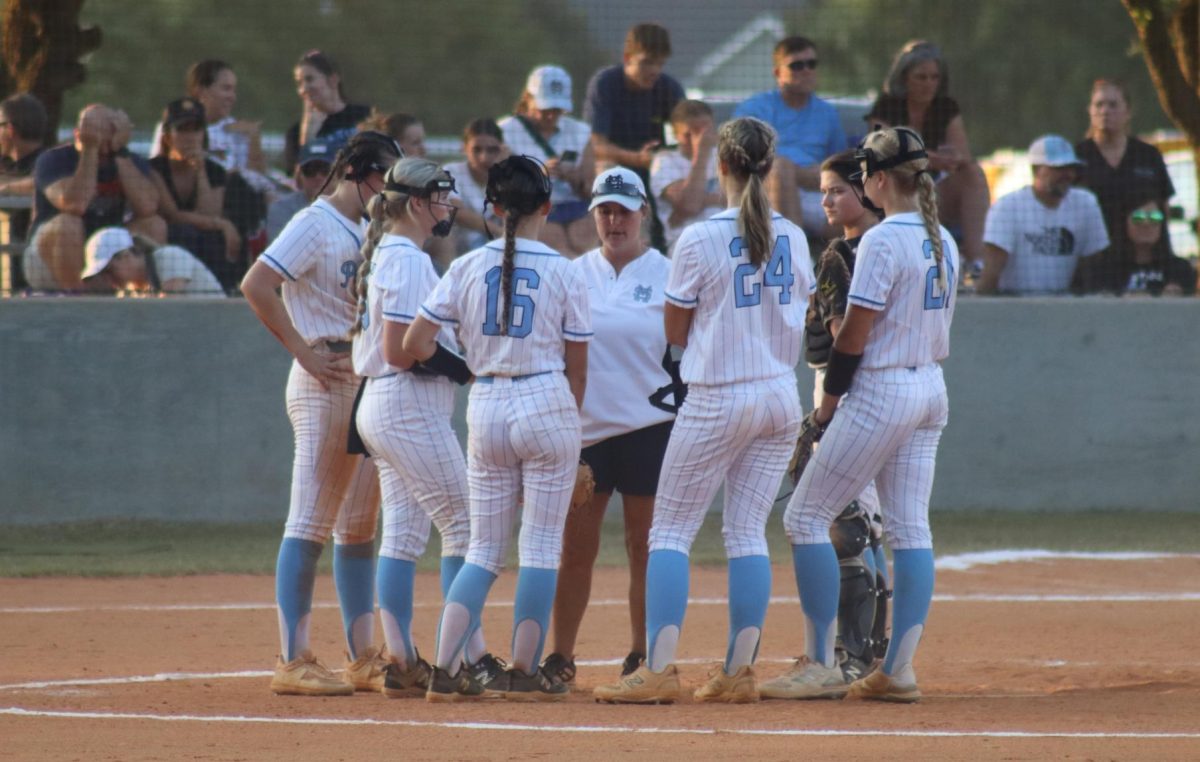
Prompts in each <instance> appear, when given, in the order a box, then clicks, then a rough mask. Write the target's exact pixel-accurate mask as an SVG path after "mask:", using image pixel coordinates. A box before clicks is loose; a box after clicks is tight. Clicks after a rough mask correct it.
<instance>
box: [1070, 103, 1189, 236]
mask: <svg viewBox="0 0 1200 762" xmlns="http://www.w3.org/2000/svg"><path fill="white" fill-rule="evenodd" d="M1132 115H1133V112H1132V111H1131V110H1130V100H1129V91H1128V90H1127V89H1125V87H1124V86H1123V85H1121V84H1119V83H1117V82H1114V81H1113V80H1110V79H1098V80H1096V81H1095V82H1094V83H1092V99H1091V101H1089V103H1088V122H1089V124H1088V131H1087V136H1086V137H1085V139H1084V140H1082V141H1080V142H1079V144H1078V145H1076V146H1075V150H1076V152H1077V153H1078V154H1079V158H1080V160H1082V161H1083V167H1082V168H1081V169H1080V172H1079V184H1080V185H1082V186H1083V187H1085V188H1087V189H1089V190H1091V191H1092V193H1095V194H1096V198H1097V199H1098V200H1099V201H1100V209H1101V211H1103V212H1104V222H1105V224H1106V225H1107V226H1108V235H1109V237H1110V238H1112V239H1114V240H1115V239H1116V238H1118V237H1119V236H1120V234H1121V232H1122V231H1123V230H1124V229H1125V219H1124V218H1125V216H1126V212H1127V211H1128V209H1129V208H1130V207H1129V203H1130V200H1129V197H1128V195H1127V194H1128V192H1129V189H1130V188H1131V187H1133V186H1135V185H1136V186H1139V187H1150V188H1153V190H1154V197H1155V198H1156V199H1157V200H1159V201H1161V202H1163V205H1164V206H1165V205H1166V201H1167V199H1169V198H1170V197H1171V196H1173V195H1175V186H1174V185H1172V184H1171V177H1170V176H1169V175H1168V174H1167V165H1166V163H1165V162H1164V161H1163V157H1162V154H1161V153H1159V152H1158V149H1157V148H1155V147H1154V146H1152V145H1150V144H1149V143H1145V142H1143V141H1141V140H1138V139H1137V138H1135V137H1133V136H1131V135H1130V134H1129V119H1130V117H1131V116H1132Z"/></svg>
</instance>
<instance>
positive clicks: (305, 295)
mask: <svg viewBox="0 0 1200 762" xmlns="http://www.w3.org/2000/svg"><path fill="white" fill-rule="evenodd" d="M363 232H364V226H363V223H362V222H357V221H354V220H349V219H347V218H346V217H344V216H342V214H341V212H339V211H338V210H337V209H334V208H333V205H332V204H330V203H329V202H328V201H326V200H325V199H324V198H318V199H317V200H316V201H314V202H313V203H312V205H311V206H308V207H306V208H304V209H301V210H300V211H299V212H297V213H296V216H295V217H292V219H291V220H290V221H289V222H288V224H287V226H286V227H284V229H283V231H282V232H281V233H280V234H279V237H278V238H276V239H275V241H274V242H273V243H272V244H271V245H270V246H268V247H267V250H266V251H264V252H263V253H262V260H263V262H265V263H266V264H267V265H268V266H269V267H270V268H271V269H272V270H274V271H275V272H277V273H279V274H280V275H281V276H283V278H284V284H283V304H284V306H285V307H287V312H288V316H289V317H291V319H292V325H294V326H295V327H296V331H297V332H298V333H299V334H300V335H301V336H303V337H304V340H305V341H306V342H308V343H309V344H315V343H316V342H318V341H322V340H333V341H344V340H346V339H348V338H349V337H350V327H351V326H353V325H354V312H355V308H356V302H357V300H356V299H355V295H354V287H355V280H356V277H357V273H358V265H359V263H360V262H362V254H361V253H360V252H359V248H360V247H361V246H362V239H363Z"/></svg>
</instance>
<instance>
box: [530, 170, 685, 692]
mask: <svg viewBox="0 0 1200 762" xmlns="http://www.w3.org/2000/svg"><path fill="white" fill-rule="evenodd" d="M648 208H649V207H648V206H647V202H646V188H645V186H644V185H643V184H642V179H641V178H640V177H638V176H637V174H636V173H634V172H633V171H632V170H629V169H626V168H624V167H614V168H613V169H610V170H608V171H607V172H603V173H601V174H600V175H599V176H597V177H596V180H595V182H593V183H592V201H591V205H590V209H591V212H592V217H593V219H594V221H595V225H596V231H597V233H598V235H599V236H600V242H601V245H600V247H599V248H597V249H593V250H592V251H589V252H588V253H586V254H584V255H583V256H581V257H580V258H579V259H577V260H575V262H574V265H575V268H576V269H577V270H578V271H579V272H580V273H581V274H582V275H583V277H584V279H585V280H586V281H587V287H588V302H589V303H590V304H591V317H592V329H593V330H594V331H595V334H596V335H595V336H594V337H592V341H591V344H590V345H589V347H588V379H589V381H590V383H589V384H588V393H587V396H586V397H584V399H583V408H582V409H581V411H580V416H581V418H582V421H583V451H582V453H581V457H582V458H583V461H584V462H585V463H587V464H588V465H589V466H591V467H592V471H593V473H594V474H595V478H596V489H595V493H594V495H593V497H592V500H591V503H589V504H588V506H587V508H586V509H585V510H579V509H578V508H577V509H576V510H574V511H571V513H570V515H569V516H567V524H566V529H565V530H564V532H563V553H562V565H561V566H560V567H559V570H558V579H559V584H558V592H557V594H556V595H555V597H554V652H553V653H551V654H550V655H549V656H548V657H546V661H545V663H544V664H543V669H544V670H545V671H546V672H547V673H549V674H551V675H553V676H554V677H557V678H558V679H559V680H562V681H563V682H570V681H571V680H573V679H574V677H575V638H576V636H577V635H578V634H579V625H580V623H581V622H582V621H583V614H584V611H585V610H586V609H587V604H588V596H589V594H590V593H591V587H592V566H593V565H594V564H595V563H596V554H597V553H598V552H599V550H600V525H601V523H602V522H603V520H604V511H605V509H606V508H607V507H608V502H609V499H610V498H611V497H612V493H613V490H614V489H616V490H618V491H620V493H621V500H622V503H623V505H624V512H625V549H626V552H627V553H628V555H629V621H630V625H631V626H632V630H633V634H632V643H631V646H630V652H629V655H628V656H627V657H625V663H624V665H623V666H622V668H621V674H622V675H628V674H631V673H632V672H633V671H634V670H636V669H637V668H638V667H639V666H640V665H641V663H642V661H643V660H644V659H645V654H646V556H647V553H648V550H647V542H648V538H649V534H650V519H651V518H652V517H653V515H654V490H655V487H657V486H658V475H659V469H660V468H661V466H662V459H663V454H664V453H665V452H666V449H667V439H668V437H670V435H671V423H672V421H674V419H675V415H674V413H673V412H672V411H671V410H670V409H669V407H670V406H669V405H660V406H655V404H654V403H652V402H651V400H652V399H655V398H656V397H657V396H658V395H659V393H660V390H666V394H669V393H671V392H673V391H674V387H673V381H672V377H671V374H670V373H669V372H668V371H667V370H666V369H665V368H664V360H666V361H668V362H669V358H667V357H664V354H665V352H666V350H667V337H666V335H665V334H664V333H663V304H664V301H665V297H664V295H663V292H664V289H665V288H666V285H667V272H668V270H669V269H670V263H669V261H668V260H667V258H666V257H664V256H663V255H662V254H661V253H660V252H659V251H658V250H657V249H651V248H647V247H646V245H645V243H643V241H642V236H641V230H642V222H643V220H644V219H645V215H646V213H647V211H648ZM666 394H664V395H663V396H666Z"/></svg>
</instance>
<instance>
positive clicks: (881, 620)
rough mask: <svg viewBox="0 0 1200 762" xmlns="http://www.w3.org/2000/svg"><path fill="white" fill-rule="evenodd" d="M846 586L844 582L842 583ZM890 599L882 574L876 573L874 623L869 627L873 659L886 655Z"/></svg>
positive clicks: (890, 594) (890, 593)
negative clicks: (873, 653)
mask: <svg viewBox="0 0 1200 762" xmlns="http://www.w3.org/2000/svg"><path fill="white" fill-rule="evenodd" d="M842 584H843V585H844V584H846V583H845V582H843V583H842ZM891 597H892V591H891V590H888V588H887V580H885V579H884V577H883V574H882V573H880V572H876V574H875V622H874V624H873V625H872V626H871V645H872V647H873V648H874V650H875V658H876V659H882V658H883V655H884V654H886V653H887V647H888V636H887V619H888V599H889V598H891Z"/></svg>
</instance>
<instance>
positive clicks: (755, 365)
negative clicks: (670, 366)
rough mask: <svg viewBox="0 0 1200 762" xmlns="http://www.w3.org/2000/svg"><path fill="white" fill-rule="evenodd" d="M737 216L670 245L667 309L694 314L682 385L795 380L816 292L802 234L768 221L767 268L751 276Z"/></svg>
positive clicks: (729, 214) (711, 222) (716, 220)
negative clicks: (807, 313) (807, 312)
mask: <svg viewBox="0 0 1200 762" xmlns="http://www.w3.org/2000/svg"><path fill="white" fill-rule="evenodd" d="M737 215H738V210H737V209H726V210H725V211H723V212H721V213H719V214H714V215H713V216H712V217H710V218H709V219H708V220H707V221H705V222H697V223H695V224H694V225H689V226H688V227H687V228H686V229H685V230H684V231H683V234H682V235H680V236H679V240H678V241H677V242H676V243H675V254H674V257H673V258H672V260H671V275H670V278H669V279H668V281H667V291H666V296H667V301H669V302H671V303H672V304H674V305H676V306H678V307H684V308H686V309H694V310H695V314H694V316H693V318H692V327H691V331H690V333H689V334H688V345H687V349H686V350H685V351H684V353H683V360H682V362H681V365H680V375H681V376H682V377H683V380H684V381H686V382H688V383H689V384H707V385H715V384H732V383H737V382H741V381H755V380H761V379H768V378H776V377H778V376H781V375H783V374H785V373H793V372H795V367H796V363H797V362H798V361H799V360H800V352H801V349H802V335H803V333H804V313H805V310H806V309H807V308H808V297H809V294H811V293H812V291H813V289H814V288H815V280H814V278H813V270H812V260H810V259H809V256H808V240H807V239H806V238H805V237H804V231H803V230H801V229H800V228H799V227H797V226H796V225H794V224H792V223H791V222H789V221H788V220H786V219H784V218H783V217H781V216H780V215H778V214H772V216H771V227H772V235H771V251H770V254H769V259H768V261H766V262H764V263H763V264H762V266H760V267H757V268H755V267H754V266H753V265H751V264H750V260H749V258H748V256H747V251H746V249H745V248H743V246H742V237H741V235H740V234H739V233H738V226H737Z"/></svg>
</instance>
